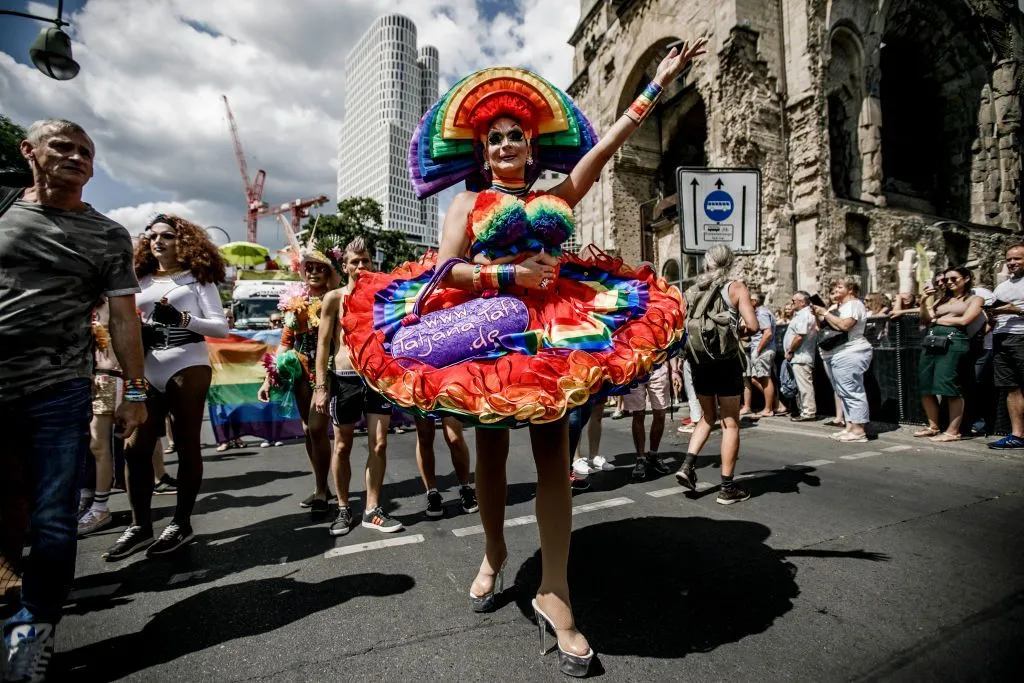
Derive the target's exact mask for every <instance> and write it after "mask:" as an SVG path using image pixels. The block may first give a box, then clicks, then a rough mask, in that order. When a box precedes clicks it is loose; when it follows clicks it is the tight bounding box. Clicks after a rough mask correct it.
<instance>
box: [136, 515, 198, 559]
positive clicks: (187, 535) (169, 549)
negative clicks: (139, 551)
mask: <svg viewBox="0 0 1024 683" xmlns="http://www.w3.org/2000/svg"><path fill="white" fill-rule="evenodd" d="M191 540H192V527H191V526H188V525H185V526H182V525H180V524H178V523H177V522H171V523H170V524H168V525H167V528H166V529H164V530H163V532H161V534H160V538H158V539H156V543H154V544H153V545H151V546H149V550H147V551H146V554H147V555H148V556H150V557H156V556H158V555H167V554H169V553H173V552H174V551H175V550H177V549H178V548H181V547H182V546H184V545H185V544H186V543H188V542H189V541H191Z"/></svg>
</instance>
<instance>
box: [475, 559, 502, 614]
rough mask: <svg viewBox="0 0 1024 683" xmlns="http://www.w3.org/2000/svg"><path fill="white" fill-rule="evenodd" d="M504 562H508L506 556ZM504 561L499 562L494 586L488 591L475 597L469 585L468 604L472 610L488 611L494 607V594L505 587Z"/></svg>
mask: <svg viewBox="0 0 1024 683" xmlns="http://www.w3.org/2000/svg"><path fill="white" fill-rule="evenodd" d="M505 562H508V558H506V559H505ZM505 562H502V563H501V567H499V568H498V571H497V572H496V573H495V575H494V586H493V587H492V588H491V590H490V592H489V593H487V594H486V595H481V596H479V597H477V596H476V595H473V587H472V585H471V586H470V590H469V604H470V605H472V607H473V611H474V612H490V611H492V610H493V609H494V596H496V595H497V594H498V593H500V592H501V591H502V590H504V588H505Z"/></svg>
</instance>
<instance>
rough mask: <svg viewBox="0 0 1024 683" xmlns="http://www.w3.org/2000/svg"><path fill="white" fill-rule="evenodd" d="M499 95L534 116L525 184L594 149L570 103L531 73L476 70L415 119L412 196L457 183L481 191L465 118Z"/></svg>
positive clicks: (590, 131)
mask: <svg viewBox="0 0 1024 683" xmlns="http://www.w3.org/2000/svg"><path fill="white" fill-rule="evenodd" d="M502 93H510V94H514V95H517V96H518V97H520V98H522V99H524V100H525V101H527V102H528V103H529V105H530V106H531V107H532V108H533V110H534V111H535V112H536V114H537V133H538V136H537V139H536V140H535V141H534V149H535V150H536V152H535V156H536V158H537V163H535V164H533V165H532V166H529V167H528V174H527V178H526V180H527V182H532V181H533V180H535V179H536V177H537V175H539V174H540V172H541V171H542V170H544V169H547V170H551V171H558V172H560V173H568V172H569V171H571V170H572V168H573V167H574V166H575V165H576V164H577V163H578V162H579V160H580V159H582V158H583V155H584V154H586V153H587V152H588V151H590V149H591V148H592V147H593V146H594V145H595V144H597V135H596V134H595V133H594V128H593V126H591V125H590V121H588V120H587V117H586V116H584V115H583V112H581V111H580V110H579V107H577V106H576V103H575V102H573V101H572V99H571V98H570V97H569V96H568V95H566V94H565V93H564V92H562V91H561V90H559V89H558V88H556V87H555V86H553V85H551V84H550V83H548V82H547V81H546V80H544V79H543V78H541V77H540V76H538V75H537V74H535V73H533V72H532V71H528V70H526V69H520V68H517V67H492V68H488V69H482V70H480V71H477V72H476V73H473V74H470V75H469V76H467V77H466V78H463V79H462V80H461V81H459V82H458V83H456V84H455V85H454V86H453V87H452V88H451V90H449V91H448V92H447V93H445V95H444V96H443V97H442V98H441V99H440V100H438V101H437V103H436V104H434V106H433V107H431V108H430V109H429V110H428V111H427V113H426V114H424V115H423V118H422V119H421V120H420V124H419V126H418V127H417V129H416V132H415V133H414V134H413V136H412V142H411V143H410V145H409V177H410V179H411V180H412V186H413V190H414V191H415V192H416V196H417V197H419V198H420V199H423V198H424V197H429V196H430V195H432V194H435V193H437V192H440V191H441V190H444V189H446V188H449V187H451V186H452V185H455V184H457V183H459V182H462V181H466V186H467V187H469V188H470V189H476V190H478V189H483V188H484V187H487V185H488V182H487V180H486V179H485V178H484V177H483V175H482V174H481V172H480V164H481V162H480V158H479V157H480V153H479V151H478V144H479V143H478V141H477V140H476V138H475V133H474V130H473V126H472V124H471V123H470V119H471V117H472V114H473V111H474V110H475V109H476V108H477V107H478V106H479V105H480V104H482V103H483V102H486V101H487V100H488V99H489V98H491V97H493V96H495V95H498V94H502ZM531 176H532V177H531Z"/></svg>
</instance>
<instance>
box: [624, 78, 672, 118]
mask: <svg viewBox="0 0 1024 683" xmlns="http://www.w3.org/2000/svg"><path fill="white" fill-rule="evenodd" d="M662 90H663V89H662V87H661V86H660V85H658V84H657V83H655V82H654V81H651V82H650V83H648V84H647V87H646V88H644V91H643V92H642V93H640V95H639V96H638V97H637V98H636V99H635V100H633V104H631V105H629V108H628V109H626V111H625V112H623V114H624V115H625V116H628V117H629V118H630V120H632V121H633V123H635V124H636V125H638V126H639V125H640V124H642V123H643V122H644V119H646V118H647V117H648V115H650V113H651V112H652V111H653V110H654V105H655V104H656V103H657V102H658V99H659V98H660V97H661V93H662Z"/></svg>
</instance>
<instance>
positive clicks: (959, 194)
mask: <svg viewBox="0 0 1024 683" xmlns="http://www.w3.org/2000/svg"><path fill="white" fill-rule="evenodd" d="M582 5H583V7H584V10H585V11H584V13H583V14H582V15H581V19H580V23H579V25H578V26H577V29H576V31H575V32H574V34H573V36H572V39H571V40H570V42H571V43H572V44H573V45H574V46H575V48H576V53H575V58H574V66H575V71H576V78H575V80H574V82H573V84H572V85H571V86H570V89H569V90H570V94H571V95H572V96H573V97H574V98H576V100H577V102H578V103H579V104H580V106H581V108H582V109H583V110H584V111H585V112H587V114H588V115H589V116H590V117H591V120H592V121H593V123H594V125H595V128H597V130H598V133H599V134H601V133H603V132H604V131H606V130H607V129H608V128H609V127H610V126H611V125H612V123H614V121H615V120H616V119H617V118H618V117H619V116H620V115H621V113H622V110H623V109H625V107H626V106H627V105H628V104H629V102H631V101H632V99H633V98H634V97H635V95H636V94H637V93H638V92H639V90H640V89H642V88H643V86H644V85H645V84H646V83H647V81H648V80H650V77H652V76H653V75H654V69H655V67H656V66H657V63H658V61H660V59H661V57H662V56H664V54H665V52H664V46H665V45H667V44H668V43H670V42H672V41H674V40H678V39H686V40H690V41H692V40H694V39H696V38H698V37H700V36H706V37H708V39H709V45H708V54H707V55H705V56H704V57H703V58H702V59H701V60H700V62H698V64H697V65H696V66H695V68H694V69H693V70H692V72H691V73H690V74H689V75H688V76H687V77H686V79H685V81H683V82H682V83H677V84H675V85H674V86H673V87H672V88H670V89H668V90H667V92H666V93H665V96H664V97H663V99H662V103H661V104H659V110H658V111H657V112H656V113H657V114H658V117H659V118H656V117H654V116H652V117H651V119H649V120H648V121H647V122H646V123H645V126H644V128H642V129H641V130H640V131H638V132H637V133H636V134H635V135H634V136H633V137H632V138H631V139H630V141H629V143H627V145H625V146H624V147H623V149H622V150H620V152H619V153H618V154H617V155H616V157H615V158H614V159H613V160H612V161H611V162H610V163H609V164H608V165H607V166H606V168H605V169H604V171H603V173H602V175H601V180H600V181H599V183H598V184H597V185H596V186H595V188H594V190H593V191H592V192H591V193H589V194H588V195H587V197H586V198H585V199H584V201H583V202H582V203H581V204H580V206H578V207H577V220H578V223H579V228H578V230H579V237H580V241H581V243H584V244H586V243H589V242H594V243H595V244H597V245H598V246H602V247H603V248H605V249H608V250H609V251H612V252H613V253H616V254H618V255H620V256H622V257H623V258H624V259H626V260H627V261H633V262H638V261H641V260H651V261H654V262H655V263H656V265H657V266H658V268H659V272H661V270H662V268H663V266H664V265H665V264H666V263H667V262H668V261H669V260H671V259H675V260H676V261H680V256H679V254H678V251H676V253H673V250H678V244H679V240H678V235H677V234H675V235H674V234H673V233H675V232H677V231H678V225H677V223H676V219H675V212H674V211H671V210H665V208H664V205H665V204H666V203H668V204H671V202H665V201H663V200H665V198H666V197H671V196H673V195H674V193H675V187H674V180H673V179H671V173H669V172H668V169H669V168H670V167H671V166H672V165H673V164H675V165H704V164H706V165H708V166H723V167H729V166H756V167H758V168H760V169H761V171H762V182H763V185H762V207H763V214H762V245H761V253H760V254H759V255H757V256H754V257H744V258H742V259H740V262H741V263H740V268H741V269H742V270H743V272H744V275H745V277H747V278H749V279H750V280H751V281H752V282H753V283H755V284H757V285H758V286H760V287H762V288H763V289H765V291H766V292H767V293H768V294H769V297H774V298H776V299H781V297H783V296H787V295H788V294H789V292H791V291H792V290H793V289H795V288H798V287H799V288H803V289H810V290H820V289H822V288H823V287H825V286H827V283H828V281H830V280H831V279H832V278H834V277H835V276H837V275H840V274H845V273H860V274H862V276H863V277H864V279H865V285H866V286H869V287H870V288H872V289H879V290H882V291H888V292H895V291H896V290H897V288H898V281H897V280H898V272H897V271H898V269H897V268H896V263H898V262H899V260H900V259H902V258H904V256H905V255H906V254H907V252H908V251H913V253H914V254H915V258H918V259H919V260H924V261H927V263H924V264H923V265H924V267H925V269H927V268H933V269H934V268H939V267H945V265H947V264H952V263H954V262H955V259H961V260H964V259H966V260H967V261H969V262H970V263H971V264H972V265H974V266H977V267H980V268H981V270H982V272H981V273H979V276H980V277H979V280H980V281H988V282H992V281H993V278H995V277H996V274H997V271H998V270H999V268H1000V266H1001V258H1002V254H1001V253H1000V252H1001V249H1002V245H1003V244H1004V243H1005V242H1006V241H1007V240H1008V239H1013V238H1014V236H1015V235H1017V234H1018V233H1020V231H1021V222H1020V221H1021V217H1020V214H1021V209H1020V182H1021V140H1020V109H1021V106H1020V105H1021V102H1020V99H1021V92H1022V90H1021V81H1022V80H1024V79H1022V75H1024V72H1022V59H1021V55H1020V54H1018V53H1019V52H1020V51H1021V49H1024V48H1022V43H1021V41H1020V35H1021V30H1020V28H1021V23H1022V22H1021V13H1020V12H1019V10H1017V9H1016V7H1015V6H1013V0H936V2H934V3H932V2H924V1H923V0H870V1H868V0H727V1H723V2H719V3H706V2H701V1H700V0H638V1H634V2H629V1H623V0H619V1H615V0H603V1H602V0H597V1H596V2H595V1H593V0H587V1H586V2H583V3H582ZM943 48H946V49H945V51H943ZM886 50H889V53H888V54H886ZM901 63H906V64H909V66H908V68H907V69H906V70H903V71H901V70H900V69H897V68H895V66H894V65H898V64H901ZM915 84H916V85H915ZM913 88H917V90H913ZM910 95H913V96H914V97H918V98H921V99H922V100H923V102H924V103H926V104H927V105H928V106H920V105H919V106H913V105H914V103H913V102H912V101H908V97H909V96H910ZM886 114H888V115H889V118H890V119H891V121H889V122H888V123H889V124H890V125H889V127H888V128H887V126H886V124H887V120H886V119H887V116H886ZM682 118H685V119H686V123H685V125H681V126H680V125H677V124H678V122H679V120H680V119H682ZM699 124H703V125H699ZM677 129H678V130H677ZM687 138H689V139H687ZM695 146H703V150H702V151H703V154H699V153H698V152H699V151H700V150H696V149H695ZM697 159H699V161H698V162H695V161H694V160H697ZM656 211H661V212H662V214H663V215H654V214H655V212H656ZM652 223H653V226H652V225H651V224H652ZM645 227H646V228H647V229H648V231H649V232H648V233H647V234H644V233H642V232H641V230H642V229H643V228H645ZM684 260H685V259H684ZM693 265H694V264H693V263H692V259H690V266H691V268H690V270H692V266H693ZM687 270H688V269H687V268H686V267H684V268H682V271H684V272H683V278H684V281H685V278H686V277H687V275H686V271H687Z"/></svg>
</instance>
